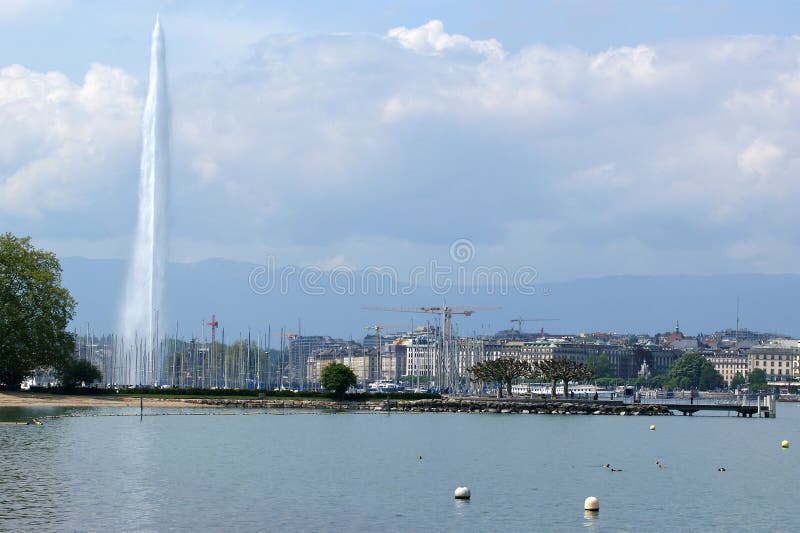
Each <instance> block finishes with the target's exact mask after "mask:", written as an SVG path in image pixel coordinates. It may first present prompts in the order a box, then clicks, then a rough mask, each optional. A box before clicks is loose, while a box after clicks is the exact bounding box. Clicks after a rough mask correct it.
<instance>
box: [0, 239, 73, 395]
mask: <svg viewBox="0 0 800 533" xmlns="http://www.w3.org/2000/svg"><path fill="white" fill-rule="evenodd" d="M74 311H75V300H73V299H72V296H70V294H69V291H68V290H67V289H65V288H63V287H62V286H61V265H60V264H59V262H58V259H57V258H56V256H55V255H54V254H52V253H50V252H45V251H43V250H37V249H36V248H34V247H33V246H32V245H31V242H30V238H29V237H23V238H19V237H15V236H14V235H12V234H10V233H5V234H3V235H0V383H4V384H5V385H6V386H7V387H9V388H17V389H18V388H19V386H20V384H21V383H22V380H24V379H25V378H26V377H28V376H30V375H32V374H33V372H34V371H35V370H36V369H37V368H42V367H49V366H55V365H58V364H59V363H60V362H62V361H64V360H66V359H67V358H68V357H69V356H70V354H71V353H72V350H73V348H74V341H73V337H72V335H70V334H69V333H67V331H66V327H67V324H68V323H69V321H70V320H71V319H72V316H73V313H74Z"/></svg>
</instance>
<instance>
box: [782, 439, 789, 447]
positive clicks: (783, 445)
mask: <svg viewBox="0 0 800 533" xmlns="http://www.w3.org/2000/svg"><path fill="white" fill-rule="evenodd" d="M788 447H789V441H788V440H785V441H783V442H781V448H788Z"/></svg>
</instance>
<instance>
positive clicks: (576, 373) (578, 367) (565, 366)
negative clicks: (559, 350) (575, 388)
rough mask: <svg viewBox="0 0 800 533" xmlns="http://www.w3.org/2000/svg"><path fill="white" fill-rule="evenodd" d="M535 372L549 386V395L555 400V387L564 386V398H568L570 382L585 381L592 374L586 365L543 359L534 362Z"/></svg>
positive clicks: (569, 361) (567, 360) (562, 360)
mask: <svg viewBox="0 0 800 533" xmlns="http://www.w3.org/2000/svg"><path fill="white" fill-rule="evenodd" d="M535 366H536V370H537V372H538V373H539V374H540V375H541V376H543V377H544V378H545V379H546V380H548V381H549V382H550V384H551V388H550V395H551V397H552V398H553V399H555V398H556V385H557V384H558V382H559V381H560V382H562V383H563V384H564V398H567V397H569V383H570V382H571V381H585V380H588V379H590V378H591V377H592V376H593V374H592V372H591V371H590V370H589V369H587V368H586V365H584V364H583V363H579V362H577V361H571V360H569V359H544V360H542V361H537V362H536V365H535Z"/></svg>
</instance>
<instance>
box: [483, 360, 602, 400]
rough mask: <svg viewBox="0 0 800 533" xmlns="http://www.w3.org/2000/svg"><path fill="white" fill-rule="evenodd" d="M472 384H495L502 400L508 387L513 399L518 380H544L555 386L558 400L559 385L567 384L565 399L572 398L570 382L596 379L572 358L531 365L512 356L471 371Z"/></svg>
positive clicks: (552, 393)
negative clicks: (512, 387)
mask: <svg viewBox="0 0 800 533" xmlns="http://www.w3.org/2000/svg"><path fill="white" fill-rule="evenodd" d="M468 370H469V372H470V374H472V377H471V379H472V381H473V382H480V383H496V384H497V385H498V387H497V397H498V398H502V397H503V388H504V387H505V389H506V391H507V392H508V395H509V396H511V385H512V383H513V382H514V381H515V380H517V379H523V378H524V379H545V380H546V381H549V382H550V383H551V385H552V387H551V395H552V397H553V398H555V397H556V386H557V385H558V383H559V382H562V383H563V384H564V396H565V397H566V396H568V395H569V384H570V382H571V381H586V380H589V379H591V378H592V377H593V375H594V374H593V373H592V371H591V370H589V369H588V368H587V367H586V365H585V364H583V363H579V362H577V361H570V360H569V359H546V360H544V361H537V362H535V363H528V362H527V361H522V360H521V359H515V358H513V357H500V358H497V359H492V360H488V361H481V362H479V363H476V364H475V365H473V366H472V367H470V368H469V369H468Z"/></svg>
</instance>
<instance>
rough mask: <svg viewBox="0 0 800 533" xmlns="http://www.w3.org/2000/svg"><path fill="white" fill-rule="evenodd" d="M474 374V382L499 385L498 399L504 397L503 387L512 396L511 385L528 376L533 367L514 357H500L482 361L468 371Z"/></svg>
mask: <svg viewBox="0 0 800 533" xmlns="http://www.w3.org/2000/svg"><path fill="white" fill-rule="evenodd" d="M467 370H468V371H469V372H470V374H472V378H471V379H472V381H473V382H483V383H497V384H498V387H497V397H498V398H502V397H503V386H505V388H506V390H507V391H508V395H509V396H511V395H512V394H511V384H512V383H513V381H514V380H515V379H519V378H522V377H525V376H528V375H529V374H530V372H531V366H530V365H529V364H528V363H527V362H525V361H522V360H520V359H515V358H514V357H498V358H497V359H491V360H488V361H480V362H478V363H475V365H473V366H471V367H470V368H468V369H467Z"/></svg>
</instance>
